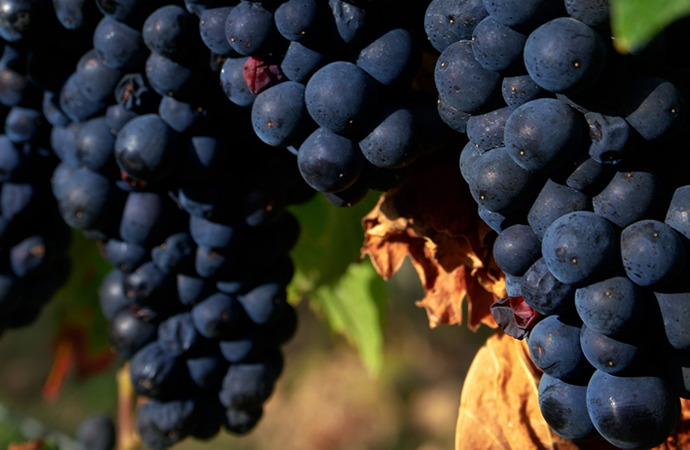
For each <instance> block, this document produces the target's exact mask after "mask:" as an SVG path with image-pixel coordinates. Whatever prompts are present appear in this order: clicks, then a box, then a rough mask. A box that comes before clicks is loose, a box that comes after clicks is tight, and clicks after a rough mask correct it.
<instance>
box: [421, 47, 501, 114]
mask: <svg viewBox="0 0 690 450" xmlns="http://www.w3.org/2000/svg"><path fill="white" fill-rule="evenodd" d="M434 79H435V81H436V87H437V88H438V91H439V96H440V97H441V98H442V99H443V100H444V101H445V102H447V103H448V105H450V106H452V107H453V108H455V109H457V110H460V111H464V112H467V113H471V114H476V113H481V112H483V111H486V110H487V109H489V110H490V109H493V108H492V107H493V106H496V105H498V104H499V102H498V100H499V99H500V89H501V75H500V74H499V73H498V72H493V71H491V70H487V69H485V68H484V67H482V65H481V64H479V63H478V62H477V60H476V59H475V58H474V53H473V51H472V41H458V42H456V43H454V44H452V45H450V46H449V47H448V48H446V49H445V50H444V51H443V53H442V54H441V57H440V58H439V59H438V61H437V62H436V69H435V71H434Z"/></svg>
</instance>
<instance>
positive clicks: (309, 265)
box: [288, 192, 387, 375]
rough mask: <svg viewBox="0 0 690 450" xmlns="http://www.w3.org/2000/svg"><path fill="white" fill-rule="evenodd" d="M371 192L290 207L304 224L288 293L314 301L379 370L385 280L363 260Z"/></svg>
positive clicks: (367, 363) (373, 371)
mask: <svg viewBox="0 0 690 450" xmlns="http://www.w3.org/2000/svg"><path fill="white" fill-rule="evenodd" d="M379 195H380V194H379V193H376V192H370V194H369V195H368V196H367V198H366V199H364V201H362V202H361V203H359V204H358V205H355V206H353V207H352V208H336V207H334V206H333V205H331V204H330V203H328V201H327V200H326V199H325V198H324V197H323V196H322V195H316V196H315V197H314V199H312V200H311V201H309V202H307V203H306V204H303V205H297V206H293V207H291V208H290V211H291V212H292V213H293V214H294V215H295V216H296V217H297V219H298V220H299V222H300V226H301V230H302V232H301V235H300V240H299V242H298V243H297V245H296V246H295V248H294V249H293V251H292V253H291V256H292V258H293V261H294V264H295V269H296V270H295V276H294V278H293V280H292V282H291V283H290V286H288V299H289V301H290V303H292V304H296V303H298V302H299V301H300V300H301V299H302V298H303V297H308V298H309V300H310V305H311V307H312V308H313V309H315V310H316V311H318V312H319V313H320V314H321V315H323V317H324V318H325V320H326V322H327V323H328V324H329V326H330V328H331V330H333V331H334V332H336V333H340V334H342V335H344V336H345V338H346V339H347V340H348V341H349V342H350V343H351V344H352V345H353V346H354V347H355V348H356V349H357V351H358V352H359V354H360V357H361V359H362V361H363V363H364V365H365V366H366V368H367V370H369V372H370V373H371V374H372V375H377V374H378V373H379V371H380V368H381V362H382V359H383V320H384V312H385V304H386V299H387V294H386V285H385V283H384V281H383V280H382V279H381V278H380V277H379V275H378V274H377V273H376V271H375V270H374V268H373V266H372V265H371V263H370V262H369V261H367V262H364V263H359V259H360V248H361V246H362V243H363V241H364V233H363V230H362V218H363V217H364V216H365V215H366V214H367V213H369V211H371V209H372V208H373V207H374V205H376V202H377V201H378V198H379Z"/></svg>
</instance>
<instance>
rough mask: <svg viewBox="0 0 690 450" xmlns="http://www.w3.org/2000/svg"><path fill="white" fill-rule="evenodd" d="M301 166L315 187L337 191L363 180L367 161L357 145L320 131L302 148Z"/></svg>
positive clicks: (303, 175) (298, 157)
mask: <svg viewBox="0 0 690 450" xmlns="http://www.w3.org/2000/svg"><path fill="white" fill-rule="evenodd" d="M297 164H298V165H299V170H300V173H301V174H302V177H304V180H305V181H306V182H307V183H308V184H309V185H310V186H311V187H313V188H314V189H316V190H317V191H321V192H337V191H341V190H343V189H345V188H347V187H349V186H351V185H352V184H353V183H354V182H355V180H356V179H357V177H359V174H360V173H361V172H362V168H363V165H364V158H363V157H362V153H361V152H360V150H359V148H358V147H357V144H356V143H355V142H353V141H351V140H350V139H348V138H346V137H344V136H340V135H337V134H335V133H332V132H330V131H329V130H327V129H325V128H319V129H318V130H316V131H314V132H313V133H312V134H311V135H310V136H309V137H308V138H307V139H306V140H305V141H304V142H303V143H302V145H301V146H300V150H299V154H298V155H297Z"/></svg>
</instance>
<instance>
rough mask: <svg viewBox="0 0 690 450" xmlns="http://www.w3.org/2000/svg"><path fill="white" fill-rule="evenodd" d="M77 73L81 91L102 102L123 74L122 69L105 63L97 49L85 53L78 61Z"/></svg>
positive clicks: (109, 95) (88, 97)
mask: <svg viewBox="0 0 690 450" xmlns="http://www.w3.org/2000/svg"><path fill="white" fill-rule="evenodd" d="M76 73H77V74H78V76H79V81H80V83H79V89H80V90H81V93H82V94H83V95H84V97H86V98H87V99H88V100H89V101H92V102H102V101H104V100H106V99H108V98H110V97H111V96H112V95H113V90H114V89H115V86H116V85H117V82H118V81H119V80H120V78H121V77H122V75H123V73H122V70H121V69H118V68H115V69H114V68H112V67H108V66H107V65H105V63H104V62H103V61H102V60H101V58H100V57H99V56H98V52H97V51H96V50H95V49H92V50H89V51H88V52H86V53H84V55H83V56H82V57H81V59H80V60H79V62H78V63H77V69H76Z"/></svg>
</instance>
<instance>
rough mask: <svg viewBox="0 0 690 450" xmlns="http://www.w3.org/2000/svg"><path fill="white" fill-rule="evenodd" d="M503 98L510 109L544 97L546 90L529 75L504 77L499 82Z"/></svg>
mask: <svg viewBox="0 0 690 450" xmlns="http://www.w3.org/2000/svg"><path fill="white" fill-rule="evenodd" d="M501 93H502V94H503V100H505V102H506V104H507V105H508V107H509V108H510V109H513V110H514V109H517V108H519V107H520V106H522V105H524V104H525V103H527V102H530V101H532V100H536V99H538V98H541V97H546V96H547V94H548V92H547V91H546V90H545V89H543V88H542V87H540V86H539V85H538V84H537V83H535V82H534V80H532V77H530V76H529V75H516V76H514V77H505V78H503V81H502V82H501Z"/></svg>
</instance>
